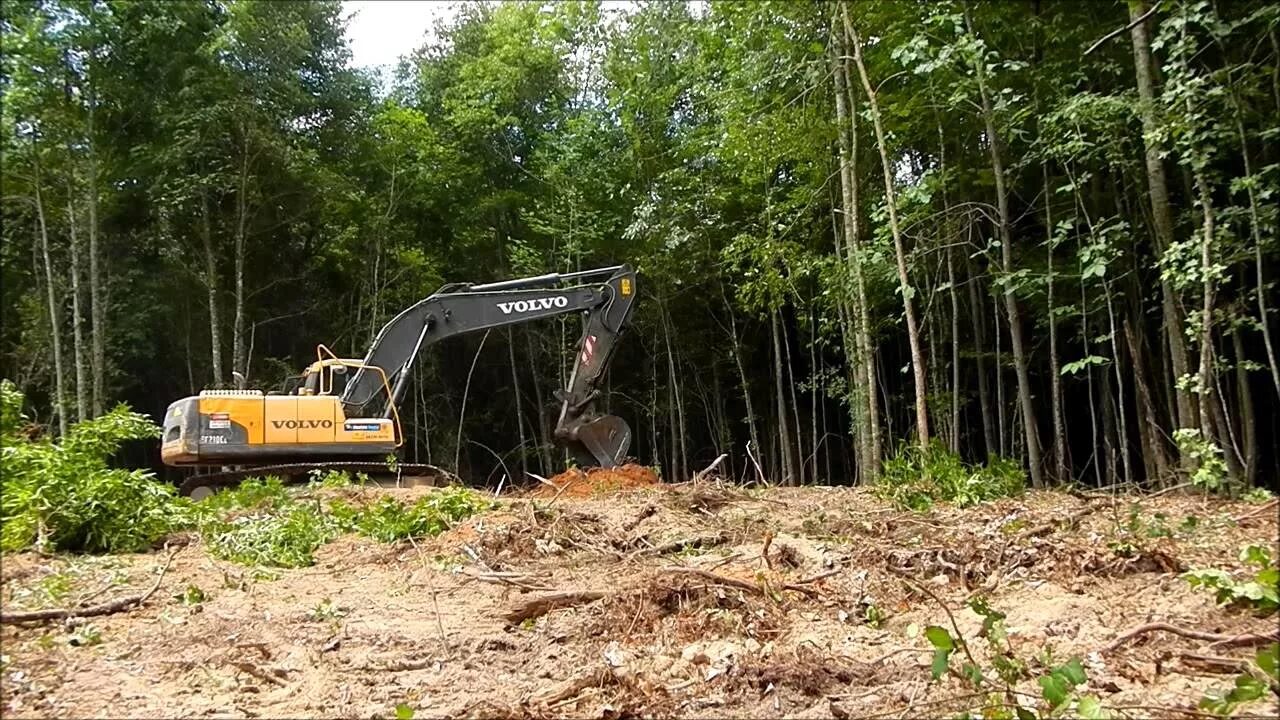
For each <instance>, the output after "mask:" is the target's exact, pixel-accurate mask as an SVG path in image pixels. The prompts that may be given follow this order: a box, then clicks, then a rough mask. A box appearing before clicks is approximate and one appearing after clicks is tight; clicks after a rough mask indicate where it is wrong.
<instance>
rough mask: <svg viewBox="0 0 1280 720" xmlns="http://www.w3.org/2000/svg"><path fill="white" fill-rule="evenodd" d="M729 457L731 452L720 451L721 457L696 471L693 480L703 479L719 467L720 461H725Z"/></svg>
mask: <svg viewBox="0 0 1280 720" xmlns="http://www.w3.org/2000/svg"><path fill="white" fill-rule="evenodd" d="M727 457H729V453H720V457H718V458H716V459H715V460H713V461H712V462H711V464H710V465H708V466H706V467H705V468H703V469H702V470H700V471H699V472H696V473H694V475H693V480H692V482H699V481H701V480H702V479H703V478H705V477H706V476H707V475H709V474H710V473H711V471H712V470H715V469H716V468H717V467H719V466H720V463H722V462H724V459H725V458H727Z"/></svg>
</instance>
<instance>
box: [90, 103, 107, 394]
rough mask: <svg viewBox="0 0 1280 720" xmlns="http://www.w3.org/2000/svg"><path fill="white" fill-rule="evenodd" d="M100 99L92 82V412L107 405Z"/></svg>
mask: <svg viewBox="0 0 1280 720" xmlns="http://www.w3.org/2000/svg"><path fill="white" fill-rule="evenodd" d="M96 105H97V100H96V98H95V96H94V92H93V87H92V85H90V86H89V94H88V132H87V134H86V137H87V139H88V160H89V172H88V177H87V178H85V191H86V192H85V196H86V198H87V200H88V210H89V223H88V225H89V227H88V232H89V304H90V307H89V323H90V325H89V332H90V335H91V338H90V344H91V345H92V346H93V354H92V370H93V414H94V416H95V417H96V416H98V415H101V414H102V412H103V409H104V408H105V405H106V394H105V393H106V390H105V377H106V364H107V361H106V357H107V350H106V347H107V301H106V298H105V297H103V292H104V287H103V285H104V283H103V281H102V267H101V262H100V257H101V254H102V253H101V252H100V251H99V249H98V155H97V151H96V148H97V143H96V142H95V138H94V114H95V112H94V110H95V106H96Z"/></svg>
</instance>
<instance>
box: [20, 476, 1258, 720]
mask: <svg viewBox="0 0 1280 720" xmlns="http://www.w3.org/2000/svg"><path fill="white" fill-rule="evenodd" d="M326 492H341V493H343V494H345V495H350V496H352V497H353V499H355V500H357V501H358V500H361V499H368V498H369V497H373V496H376V495H378V494H386V493H391V494H397V495H399V496H404V497H416V496H419V495H421V494H422V493H426V492H432V491H431V490H429V489H423V488H413V489H407V490H384V489H351V490H340V491H326ZM1277 532H1278V528H1277V520H1276V511H1275V507H1274V506H1271V507H1266V506H1258V505H1250V504H1247V503H1243V502H1226V501H1219V500H1209V499H1205V498H1202V497H1189V496H1185V495H1166V496H1163V497H1155V498H1145V499H1143V498H1137V497H1130V496H1118V497H1111V496H1096V497H1095V496H1089V497H1084V496H1073V495H1067V494H1061V493H1030V494H1028V495H1026V496H1024V497H1022V498H1018V499H1009V500H1003V501H998V502H994V503H988V504H984V505H981V506H978V507H973V508H968V509H956V508H953V507H948V506H939V507H937V508H935V509H934V510H933V511H931V512H928V513H908V512H902V511H898V510H895V509H893V508H892V507H890V506H888V505H886V504H885V503H884V502H882V501H880V500H878V499H876V498H875V497H874V496H873V495H872V494H871V493H870V492H867V491H863V490H857V489H847V488H824V487H817V488H794V489H792V488H783V489H770V490H760V491H754V490H753V491H750V492H747V491H743V490H740V489H736V488H730V487H725V486H721V485H718V484H715V483H710V482H703V483H697V484H685V485H668V486H662V485H656V486H655V485H648V484H647V483H646V481H645V479H644V478H643V477H631V478H628V479H621V480H619V479H610V480H606V481H600V482H590V481H580V482H578V483H576V484H575V485H573V486H570V487H569V488H568V489H566V490H564V491H563V492H561V491H558V490H556V489H555V488H551V487H542V488H539V489H538V490H537V491H536V492H534V493H531V494H529V495H526V496H524V497H517V498H502V499H501V504H500V506H499V507H498V508H497V509H494V510H491V511H488V512H485V513H483V514H480V515H477V516H475V517H473V518H471V519H470V520H468V521H466V522H465V523H463V524H461V525H459V526H456V527H454V528H453V529H452V530H449V531H448V532H446V533H444V534H443V535H440V536H438V537H435V538H431V539H428V540H422V541H417V542H416V543H400V544H393V545H384V544H379V543H376V542H374V541H371V540H366V539H360V538H355V537H344V538H341V539H339V540H338V541H336V542H333V543H331V544H329V545H326V546H324V547H323V548H321V549H320V550H319V551H318V553H317V563H316V565H315V566H313V567H310V568H304V569H298V570H270V571H255V570H254V569H251V568H245V567H242V566H238V565H234V564H232V563H228V562H223V561H220V560H215V559H213V558H211V557H210V556H209V555H208V554H207V553H206V552H205V551H204V549H203V548H202V547H201V545H200V542H199V541H198V539H195V538H186V539H185V540H186V541H187V543H188V544H187V546H185V547H182V548H181V549H180V550H179V551H178V552H177V554H176V555H174V556H173V557H172V562H171V565H170V566H169V567H168V570H167V571H166V572H165V573H164V576H163V578H162V579H161V582H160V586H159V589H158V591H157V592H156V593H155V594H154V595H152V596H151V597H150V598H149V599H148V600H147V601H146V602H145V603H144V604H143V605H142V606H141V607H137V608H134V609H133V610H130V611H127V612H122V613H117V614H112V615H107V616H102V617H97V618H91V619H89V621H88V625H87V626H86V625H84V624H81V625H79V626H76V627H68V626H67V625H66V624H64V623H46V624H31V625H21V626H19V625H5V626H4V627H3V630H2V633H3V634H2V635H0V639H2V640H3V655H4V657H3V663H4V664H3V671H2V672H0V676H2V680H0V690H2V691H3V705H2V706H0V707H2V708H3V715H4V716H6V717H49V716H58V717H71V716H111V717H122V716H127V717H175V716H185V717H255V716H262V717H282V716H347V717H395V716H396V712H397V711H396V708H397V706H401V713H402V714H403V713H406V712H407V709H412V710H413V711H414V712H415V713H416V716H417V717H438V716H452V717H460V716H494V715H501V716H574V717H590V718H599V717H605V718H612V717H621V716H634V715H651V714H661V715H667V714H675V715H679V716H682V717H726V716H734V717H777V716H780V715H785V716H789V717H807V718H818V717H836V718H851V717H900V716H906V717H920V716H940V715H951V716H954V714H955V713H957V712H959V711H961V710H964V709H965V708H972V707H978V706H980V703H981V699H975V698H974V697H973V695H974V691H973V690H972V689H971V688H970V687H969V686H968V685H967V684H966V683H965V682H964V680H962V679H961V678H958V677H954V676H944V677H943V678H942V679H941V680H939V681H937V682H933V681H931V677H930V664H931V662H932V648H931V647H930V645H929V643H928V641H927V640H926V638H925V636H924V633H923V629H924V628H925V627H927V626H929V625H940V626H944V627H949V626H950V623H949V620H948V617H947V614H946V613H945V612H944V610H943V607H942V604H945V605H946V606H947V607H948V608H949V609H950V611H951V613H952V614H953V615H954V621H955V623H956V624H957V625H958V627H959V630H960V632H961V634H962V635H963V636H964V637H965V638H967V639H968V640H969V649H970V651H971V652H972V653H973V654H974V656H975V659H976V660H977V661H978V662H979V664H980V665H982V666H983V667H984V669H986V670H987V672H988V674H994V671H992V670H990V668H991V667H992V666H991V665H990V663H991V661H992V658H991V653H990V650H989V646H988V643H987V641H986V640H984V639H981V638H980V637H979V633H980V629H981V618H980V617H979V616H978V615H976V614H975V613H974V612H973V611H972V610H970V609H969V608H968V607H967V605H966V602H967V600H968V599H969V598H970V597H973V596H979V595H981V596H985V597H986V598H987V599H988V600H989V603H990V605H991V606H992V607H993V608H995V609H996V610H998V611H1001V612H1003V613H1005V614H1006V615H1007V618H1006V620H1005V621H1004V622H1005V625H1006V626H1007V630H1008V635H1009V641H1008V647H1009V648H1010V649H1011V654H1012V656H1013V657H1015V658H1017V659H1018V660H1019V661H1020V662H1022V663H1024V664H1025V666H1026V673H1025V675H1024V677H1023V679H1021V680H1019V681H1018V683H1017V686H1016V690H1017V691H1018V692H1022V693H1026V695H1025V696H1021V695H1018V696H1016V697H1020V698H1022V702H1024V703H1026V704H1027V705H1032V704H1034V702H1035V700H1036V698H1038V697H1039V695H1040V688H1039V686H1038V684H1037V682H1036V679H1035V678H1036V677H1038V676H1039V675H1042V674H1044V673H1045V672H1046V671H1047V668H1048V667H1050V666H1053V665H1057V664H1060V663H1062V662H1065V661H1066V660H1068V659H1069V658H1071V657H1072V656H1076V657H1079V658H1080V659H1081V660H1082V665H1083V668H1084V669H1085V671H1086V673H1087V676H1088V683H1087V685H1086V686H1085V687H1084V688H1083V690H1084V691H1085V692H1087V693H1092V694H1095V695H1097V696H1099V697H1100V698H1101V699H1102V701H1103V703H1104V705H1105V706H1106V707H1107V708H1108V709H1109V710H1110V711H1111V712H1112V713H1113V714H1116V715H1127V716H1130V717H1181V716H1186V717H1193V716H1195V708H1196V703H1197V702H1198V701H1199V699H1200V698H1201V697H1202V696H1203V695H1204V694H1205V693H1206V691H1209V690H1213V689H1221V688H1226V687H1229V686H1230V684H1231V682H1232V680H1233V678H1234V675H1235V671H1234V670H1232V669H1231V667H1230V664H1229V663H1226V664H1224V662H1223V661H1221V659H1223V658H1246V657H1250V656H1251V655H1252V652H1253V650H1252V649H1251V648H1247V647H1237V646H1232V645H1231V644H1229V643H1228V644H1221V643H1220V644H1218V645H1215V643H1214V642H1213V641H1211V640H1196V639H1189V638H1186V637H1181V636H1178V635H1174V634H1170V633H1167V632H1162V631H1156V632H1151V633H1145V634H1140V635H1138V636H1135V637H1133V638H1132V639H1129V640H1127V641H1124V642H1122V643H1120V644H1119V646H1118V647H1115V648H1114V649H1108V646H1109V645H1110V644H1112V643H1113V641H1115V640H1116V639H1117V637H1119V636H1120V635H1121V634H1122V633H1124V632H1125V631H1127V630H1130V629H1133V628H1137V627H1139V626H1142V625H1144V624H1147V623H1152V622H1166V623H1169V624H1171V625H1173V626H1176V627H1178V628H1185V629H1190V630H1195V631H1199V632H1202V633H1212V634H1218V635H1229V636H1235V635H1241V634H1248V633H1267V632H1271V631H1273V630H1274V629H1275V617H1274V616H1272V617H1271V618H1266V619H1262V618H1258V617H1255V616H1254V615H1252V614H1250V613H1249V612H1247V611H1242V610H1238V609H1229V608H1223V607H1219V606H1217V605H1216V604H1215V602H1214V598H1213V596H1212V593H1209V592H1205V591H1203V590H1194V589H1192V588H1190V587H1189V586H1188V584H1187V582H1186V581H1185V580H1183V579H1181V578H1180V577H1179V574H1180V573H1181V572H1182V571H1184V570H1187V569H1190V568H1206V567H1216V568H1221V569H1224V570H1228V571H1234V572H1236V573H1237V574H1238V575H1239V576H1240V577H1243V576H1244V575H1245V567H1244V566H1243V564H1242V563H1241V562H1240V561H1239V559H1238V553H1239V551H1240V549H1241V548H1243V547H1245V546H1247V545H1250V544H1255V543H1261V544H1264V545H1266V546H1268V547H1270V548H1272V551H1273V555H1274V554H1277V553H1276V550H1277V548H1276V541H1277V540H1276V539H1277ZM182 541H183V539H182V538H175V539H174V541H173V542H174V544H179V543H181V542H182ZM3 561H4V562H3V571H2V578H3V607H4V610H5V611H6V612H9V611H15V610H29V609H33V608H39V607H43V606H50V605H60V606H63V607H69V606H72V605H74V604H75V603H76V602H78V601H83V602H85V603H86V604H96V603H100V602H102V601H105V600H109V599H110V598H112V597H120V596H125V595H129V594H133V593H137V592H141V591H144V590H145V589H147V588H148V587H150V586H151V585H152V584H153V583H154V582H155V580H156V578H157V575H158V573H159V572H160V569H161V567H162V566H164V564H165V561H166V553H165V552H164V551H163V550H157V551H156V552H154V553H150V554H138V555H125V556H113V557H97V558H86V557H79V558H68V557H42V556H38V555H35V554H23V555H16V556H6V557H4V558H3ZM90 595H93V597H90ZM55 598H58V599H59V600H58V601H55ZM539 601H541V602H539ZM1205 657H1211V658H1219V662H1214V661H1212V660H1204V659H1203V658H1205ZM953 664H954V665H955V666H957V667H958V666H959V665H960V662H959V660H956V661H954V662H953ZM1278 712H1280V708H1278V707H1277V706H1276V703H1275V699H1274V698H1268V699H1265V700H1262V701H1259V702H1255V703H1253V704H1252V705H1249V706H1246V707H1245V708H1244V710H1243V714H1254V715H1259V716H1268V715H1275V714H1277V713H1278Z"/></svg>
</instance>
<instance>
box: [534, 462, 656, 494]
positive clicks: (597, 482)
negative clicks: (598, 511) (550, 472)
mask: <svg viewBox="0 0 1280 720" xmlns="http://www.w3.org/2000/svg"><path fill="white" fill-rule="evenodd" d="M548 482H550V483H551V485H540V486H538V487H537V488H535V489H534V490H533V491H532V492H531V493H530V494H531V495H532V496H533V497H553V496H557V495H558V496H561V497H564V496H568V497H575V498H582V497H591V496H593V495H605V494H608V493H614V492H618V491H621V490H634V489H636V488H643V487H650V486H653V485H657V484H658V482H659V481H658V474H657V473H655V472H654V471H653V469H652V468H647V467H645V466H643V465H635V464H627V465H619V466H618V467H613V468H590V469H588V470H585V471H583V470H580V469H578V468H569V469H568V470H566V471H564V472H562V473H560V474H559V475H556V476H554V477H552V478H551V479H550V480H549V481H548ZM552 485H554V487H552Z"/></svg>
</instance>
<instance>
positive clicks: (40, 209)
mask: <svg viewBox="0 0 1280 720" xmlns="http://www.w3.org/2000/svg"><path fill="white" fill-rule="evenodd" d="M31 150H32V153H33V155H34V156H35V203H36V219H37V220H39V223H40V255H41V257H42V259H43V260H44V279H45V287H46V290H47V291H48V301H49V333H50V341H51V345H52V349H53V408H54V411H55V412H57V414H58V434H59V435H60V436H63V437H65V436H66V434H67V404H66V398H67V394H66V376H65V375H64V373H63V369H62V322H61V317H62V312H61V307H60V305H59V303H58V299H57V294H56V292H55V289H54V284H53V260H52V259H51V258H50V255H49V226H48V224H47V223H46V222H45V216H44V196H43V195H42V194H41V192H40V184H41V182H42V180H41V178H40V148H39V146H37V145H36V144H35V143H34V142H32V146H31Z"/></svg>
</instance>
